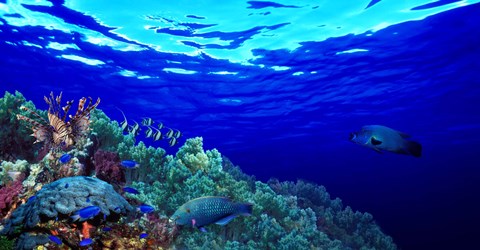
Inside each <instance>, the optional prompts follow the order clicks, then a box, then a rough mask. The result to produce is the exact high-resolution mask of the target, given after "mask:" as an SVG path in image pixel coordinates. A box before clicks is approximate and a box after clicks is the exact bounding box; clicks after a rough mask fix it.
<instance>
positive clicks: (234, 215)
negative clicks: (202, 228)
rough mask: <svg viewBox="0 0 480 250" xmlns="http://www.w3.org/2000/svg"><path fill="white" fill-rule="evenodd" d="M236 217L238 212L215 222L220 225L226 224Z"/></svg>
mask: <svg viewBox="0 0 480 250" xmlns="http://www.w3.org/2000/svg"><path fill="white" fill-rule="evenodd" d="M235 217H237V215H236V214H232V215H229V216H227V217H224V218H222V219H220V220H218V221H217V222H215V224H217V225H220V226H225V225H227V224H228V223H229V222H230V221H231V220H233V219H234V218H235Z"/></svg>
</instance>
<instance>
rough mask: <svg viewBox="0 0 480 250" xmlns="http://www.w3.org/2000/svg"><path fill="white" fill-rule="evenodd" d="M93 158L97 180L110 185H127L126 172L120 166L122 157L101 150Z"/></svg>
mask: <svg viewBox="0 0 480 250" xmlns="http://www.w3.org/2000/svg"><path fill="white" fill-rule="evenodd" d="M93 158H94V161H95V175H96V176H97V178H99V179H101V180H104V181H106V182H108V183H110V184H115V185H120V186H121V185H124V184H125V170H124V169H122V167H121V166H120V157H119V156H118V154H117V153H114V152H108V151H104V150H101V149H99V150H97V152H95V155H94V156H93Z"/></svg>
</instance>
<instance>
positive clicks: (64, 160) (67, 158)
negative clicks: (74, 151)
mask: <svg viewBox="0 0 480 250" xmlns="http://www.w3.org/2000/svg"><path fill="white" fill-rule="evenodd" d="M71 159H72V155H70V154H63V155H62V156H60V158H59V160H60V162H61V163H62V164H65V163H67V162H69V161H70V160H71Z"/></svg>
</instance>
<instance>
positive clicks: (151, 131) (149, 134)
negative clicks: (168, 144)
mask: <svg viewBox="0 0 480 250" xmlns="http://www.w3.org/2000/svg"><path fill="white" fill-rule="evenodd" d="M145 137H147V138H150V137H153V129H152V127H148V129H147V131H145Z"/></svg>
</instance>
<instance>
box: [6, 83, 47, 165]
mask: <svg viewBox="0 0 480 250" xmlns="http://www.w3.org/2000/svg"><path fill="white" fill-rule="evenodd" d="M21 106H25V107H28V108H29V109H30V110H35V106H34V105H33V103H32V102H27V101H26V100H25V98H24V97H23V95H22V94H21V93H19V92H15V95H12V94H10V93H9V92H5V95H4V96H3V98H0V127H1V128H2V130H1V132H0V160H5V161H15V160H17V159H25V160H28V161H33V160H34V159H35V154H36V151H37V150H38V148H39V146H36V145H33V142H34V141H35V140H34V139H33V138H32V137H31V136H30V134H31V130H30V129H29V128H27V127H25V126H24V125H21V124H20V121H18V120H17V118H16V116H17V115H27V114H28V112H27V111H24V110H21V109H20V107H21ZM37 113H39V114H40V115H41V116H43V115H44V113H43V112H41V111H37Z"/></svg>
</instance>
